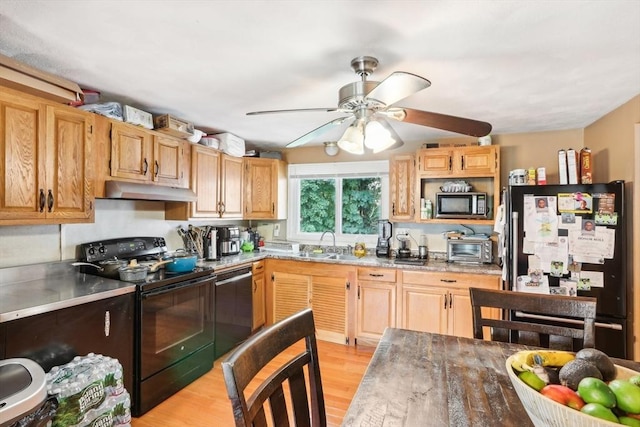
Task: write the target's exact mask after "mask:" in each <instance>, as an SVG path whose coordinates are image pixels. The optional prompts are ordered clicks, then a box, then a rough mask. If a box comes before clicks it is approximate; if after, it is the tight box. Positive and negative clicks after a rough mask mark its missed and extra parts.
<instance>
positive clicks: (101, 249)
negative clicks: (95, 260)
mask: <svg viewBox="0 0 640 427" xmlns="http://www.w3.org/2000/svg"><path fill="white" fill-rule="evenodd" d="M106 251H107V248H105V247H104V246H100V249H98V252H100V253H101V254H103V253H105V252H106Z"/></svg>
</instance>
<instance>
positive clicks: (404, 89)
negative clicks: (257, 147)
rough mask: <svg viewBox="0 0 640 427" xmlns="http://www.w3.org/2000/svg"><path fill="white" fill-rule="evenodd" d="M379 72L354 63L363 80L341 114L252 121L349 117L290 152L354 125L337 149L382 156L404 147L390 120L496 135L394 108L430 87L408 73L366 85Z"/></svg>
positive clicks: (367, 60)
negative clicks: (388, 151) (336, 128)
mask: <svg viewBox="0 0 640 427" xmlns="http://www.w3.org/2000/svg"><path fill="white" fill-rule="evenodd" d="M377 66H378V60H377V59H376V58H374V57H371V56H359V57H357V58H354V59H353V60H352V61H351V68H352V69H353V71H355V73H356V74H358V75H359V76H360V77H361V78H362V80H361V81H357V82H353V83H349V84H347V85H345V86H343V87H342V88H340V91H339V94H338V95H339V101H338V107H337V108H302V109H291V110H270V111H253V112H250V113H247V115H258V114H272V113H290V112H316V111H320V112H341V113H348V114H349V115H348V116H345V117H340V118H337V119H334V120H331V121H330V122H328V123H325V124H324V125H322V126H320V127H318V128H316V129H314V130H312V131H311V132H309V133H306V134H305V135H303V136H301V137H299V138H297V139H296V140H294V141H292V142H290V143H289V144H287V148H291V147H298V146H300V145H303V144H306V143H308V142H310V141H312V140H313V139H315V138H316V137H317V136H319V135H321V134H322V133H324V132H326V131H328V130H329V129H332V128H334V127H336V126H339V125H342V124H343V123H345V122H346V121H348V120H352V123H351V124H350V125H349V127H348V128H347V130H346V131H345V133H344V135H343V136H342V137H341V138H340V140H338V146H339V147H340V148H342V149H344V150H346V151H348V152H350V153H353V154H363V153H364V146H366V147H367V148H370V149H372V150H373V152H374V153H377V152H380V151H383V150H385V149H388V148H397V147H400V146H401V145H402V144H403V142H402V140H401V139H400V137H399V136H398V135H397V134H396V132H395V131H394V130H393V128H392V127H391V126H390V124H389V122H388V121H387V119H391V120H396V121H400V122H406V123H413V124H417V125H421V126H428V127H432V128H436V129H442V130H446V131H450V132H456V133H460V134H464V135H470V136H477V137H481V136H485V135H488V134H489V133H490V132H491V125H490V124H489V123H486V122H481V121H477V120H472V119H465V118H462V117H455V116H449V115H446V114H439V113H432V112H429V111H421V110H415V109H412V108H405V107H398V106H395V105H394V104H395V103H396V102H399V101H401V100H403V99H405V98H407V97H408V96H410V95H413V94H414V93H416V92H419V91H421V90H423V89H426V88H428V87H429V86H431V82H430V81H429V80H427V79H425V78H423V77H420V76H417V75H415V74H411V73H407V72H403V71H396V72H394V73H391V74H390V75H389V76H388V77H387V78H386V79H384V80H383V81H382V82H377V81H372V80H367V77H368V76H369V75H371V73H373V71H374V70H375V69H376V67H377Z"/></svg>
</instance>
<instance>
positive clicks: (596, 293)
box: [506, 181, 632, 358]
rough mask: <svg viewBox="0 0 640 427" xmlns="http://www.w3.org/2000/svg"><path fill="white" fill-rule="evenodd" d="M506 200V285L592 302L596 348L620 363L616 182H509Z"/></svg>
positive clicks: (621, 270)
mask: <svg viewBox="0 0 640 427" xmlns="http://www.w3.org/2000/svg"><path fill="white" fill-rule="evenodd" d="M506 199H507V200H506V206H507V212H508V217H507V221H508V234H507V242H508V243H507V257H506V262H508V268H507V272H508V274H507V281H508V288H509V289H511V290H519V291H521V290H524V291H528V292H541V293H546V292H548V293H551V294H567V295H576V294H577V295H579V296H588V297H595V298H597V300H598V301H597V317H596V347H597V348H599V349H600V350H602V351H604V352H606V353H607V354H608V355H609V356H613V357H621V358H628V357H629V349H630V338H631V335H632V321H631V318H630V316H629V315H628V305H627V298H628V289H629V288H628V287H629V286H630V284H629V283H628V281H627V274H626V273H627V257H626V244H627V243H626V239H627V230H626V229H625V220H626V219H625V212H624V210H625V200H624V181H615V182H611V183H608V184H589V185H538V186H536V185H521V186H516V185H513V186H510V187H509V190H508V191H507V193H506ZM513 316H514V317H519V319H518V320H527V319H532V318H531V317H528V318H527V317H526V316H525V318H523V317H520V316H518V315H515V314H514V315H513ZM531 321H533V320H531ZM535 321H536V322H540V321H542V322H545V321H548V322H549V323H553V319H542V320H541V319H536V320H535Z"/></svg>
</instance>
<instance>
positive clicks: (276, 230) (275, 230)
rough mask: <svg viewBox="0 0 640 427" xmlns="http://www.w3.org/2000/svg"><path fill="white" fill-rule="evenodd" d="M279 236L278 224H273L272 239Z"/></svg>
mask: <svg viewBox="0 0 640 427" xmlns="http://www.w3.org/2000/svg"><path fill="white" fill-rule="evenodd" d="M279 235H280V224H273V237H278V236H279Z"/></svg>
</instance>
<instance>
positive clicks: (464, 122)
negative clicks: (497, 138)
mask: <svg viewBox="0 0 640 427" xmlns="http://www.w3.org/2000/svg"><path fill="white" fill-rule="evenodd" d="M398 112H402V113H404V114H397V113H398ZM388 113H389V114H388V115H387V117H391V118H394V119H396V120H399V121H401V122H407V123H414V124H416V125H422V126H428V127H432V128H436V129H442V130H448V131H450V132H456V133H460V134H463V135H469V136H477V137H481V136H486V135H489V133H491V125H490V124H489V123H487V122H481V121H478V120H472V119H465V118H463V117H456V116H448V115H446V114H440V113H432V112H429V111H421V110H414V109H412V108H397V109H396V108H394V109H390V110H389V111H388Z"/></svg>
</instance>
